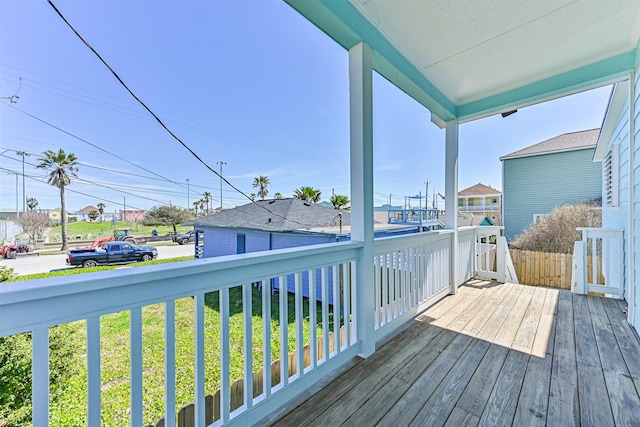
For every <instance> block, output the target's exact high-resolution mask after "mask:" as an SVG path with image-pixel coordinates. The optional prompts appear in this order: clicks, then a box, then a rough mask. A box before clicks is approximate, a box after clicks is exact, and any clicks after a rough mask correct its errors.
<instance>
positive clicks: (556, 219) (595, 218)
mask: <svg viewBox="0 0 640 427" xmlns="http://www.w3.org/2000/svg"><path fill="white" fill-rule="evenodd" d="M601 226H602V209H601V208H600V207H599V206H598V205H596V204H593V203H579V204H575V205H563V206H559V207H556V208H555V209H554V210H553V211H551V213H550V214H549V215H547V216H545V217H543V218H541V219H540V220H539V221H538V222H535V223H533V224H531V225H530V226H529V227H527V228H526V229H525V230H524V231H523V232H522V234H520V235H518V236H516V237H515V238H514V239H513V241H512V242H511V247H512V248H514V249H522V250H526V251H538V252H551V253H573V243H574V242H575V241H577V240H581V239H582V234H581V232H579V231H577V230H576V228H577V227H601Z"/></svg>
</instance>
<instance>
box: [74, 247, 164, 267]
mask: <svg viewBox="0 0 640 427" xmlns="http://www.w3.org/2000/svg"><path fill="white" fill-rule="evenodd" d="M156 258H158V250H157V249H156V248H154V247H151V246H137V245H134V244H132V243H129V242H106V243H104V244H103V245H101V246H100V247H98V248H96V249H72V250H70V251H69V252H67V265H72V266H82V267H87V268H88V267H96V266H98V265H112V264H127V263H130V262H137V261H150V260H152V259H156Z"/></svg>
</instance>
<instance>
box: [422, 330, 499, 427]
mask: <svg viewBox="0 0 640 427" xmlns="http://www.w3.org/2000/svg"><path fill="white" fill-rule="evenodd" d="M489 345H490V344H489V343H488V342H486V341H482V340H477V339H474V340H473V341H472V342H471V344H470V345H469V347H467V350H466V351H465V352H464V354H463V355H462V357H460V358H459V359H458V361H457V362H456V364H455V366H454V367H453V369H451V371H449V374H447V376H446V377H445V378H444V380H443V381H442V382H441V383H440V385H439V386H438V388H437V389H436V390H435V392H434V393H433V394H432V395H431V397H430V398H429V400H427V402H426V403H425V404H424V406H423V407H422V409H421V410H420V412H418V414H417V415H416V417H415V418H414V419H413V421H412V422H411V424H410V425H412V426H438V425H444V423H445V422H446V421H447V419H448V418H449V415H450V414H451V412H452V411H453V408H454V407H455V406H456V403H457V402H458V399H459V398H460V396H461V395H462V393H463V392H464V389H465V387H466V386H467V384H468V383H469V381H470V380H471V377H472V376H473V373H474V372H475V370H476V368H477V367H478V365H479V364H480V362H481V361H482V358H483V357H484V355H485V354H486V352H487V350H488V348H489Z"/></svg>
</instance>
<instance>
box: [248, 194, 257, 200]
mask: <svg viewBox="0 0 640 427" xmlns="http://www.w3.org/2000/svg"><path fill="white" fill-rule="evenodd" d="M249 198H250V199H251V201H252V202H255V201H256V193H251V194H249Z"/></svg>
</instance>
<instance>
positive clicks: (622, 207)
mask: <svg viewBox="0 0 640 427" xmlns="http://www.w3.org/2000/svg"><path fill="white" fill-rule="evenodd" d="M639 62H640V57H638V58H637V59H636V70H638V68H640V64H639ZM639 76H640V70H638V71H636V73H635V81H634V82H633V87H632V88H633V90H630V84H629V80H627V81H623V82H621V83H618V84H616V85H615V87H614V89H613V93H612V95H611V98H610V99H609V105H608V106H607V112H606V114H605V118H604V122H603V124H602V131H601V132H600V136H599V138H598V144H597V146H596V149H595V153H594V155H593V161H594V163H593V164H594V166H597V167H598V168H600V170H601V185H602V228H605V229H619V230H623V240H624V244H623V247H624V254H619V253H612V254H611V255H612V257H611V259H610V262H611V263H618V262H621V263H622V264H623V265H624V273H623V277H622V278H618V277H609V278H607V280H608V281H611V282H612V283H616V282H618V283H620V282H622V284H623V292H624V294H623V296H624V298H625V299H626V300H627V302H628V308H629V310H628V313H627V314H628V315H627V319H628V321H629V323H631V324H632V325H633V326H634V327H635V328H636V331H640V314H639V313H638V309H637V301H638V294H639V293H640V286H639V283H640V281H639V280H638V279H637V278H638V277H639V275H640V260H639V259H638V257H637V256H636V255H635V253H636V251H637V248H638V247H640V239H639V238H638V230H637V227H638V220H640V200H635V196H636V194H638V191H639V190H640V178H639V177H638V172H637V170H638V167H639V166H640V146H639V145H640V144H639V143H640V141H638V135H639V134H640V118H638V112H639V111H640V81H639ZM630 105H631V107H632V108H630ZM630 123H631V125H630ZM630 128H631V131H630ZM630 147H633V148H632V149H630ZM630 160H631V161H630ZM613 252H615V251H613ZM612 273H613V274H614V275H615V274H616V271H615V268H614V269H613V271H612Z"/></svg>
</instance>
